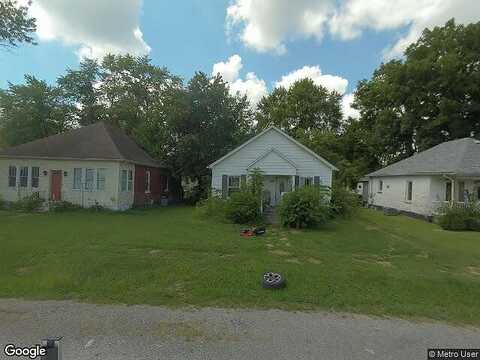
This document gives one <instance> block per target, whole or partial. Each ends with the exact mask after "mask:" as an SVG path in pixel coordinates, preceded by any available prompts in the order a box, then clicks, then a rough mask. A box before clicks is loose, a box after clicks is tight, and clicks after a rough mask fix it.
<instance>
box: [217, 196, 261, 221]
mask: <svg viewBox="0 0 480 360" xmlns="http://www.w3.org/2000/svg"><path fill="white" fill-rule="evenodd" d="M225 210H226V211H225V215H226V217H227V219H228V220H230V221H232V222H234V223H237V224H248V223H254V222H258V221H259V220H260V218H261V213H260V201H259V199H258V197H257V196H256V194H254V193H252V192H251V191H249V189H241V190H240V191H238V192H235V193H233V194H232V195H231V196H230V198H229V199H228V201H227V206H226V209H225Z"/></svg>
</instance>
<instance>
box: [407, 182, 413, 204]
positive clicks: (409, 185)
mask: <svg viewBox="0 0 480 360" xmlns="http://www.w3.org/2000/svg"><path fill="white" fill-rule="evenodd" d="M412 198H413V182H412V181H407V201H412Z"/></svg>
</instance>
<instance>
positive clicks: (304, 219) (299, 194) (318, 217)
mask: <svg viewBox="0 0 480 360" xmlns="http://www.w3.org/2000/svg"><path fill="white" fill-rule="evenodd" d="M329 198H330V190H329V189H328V188H327V187H325V186H305V187H301V188H299V189H296V190H294V191H292V192H289V193H287V194H285V195H284V196H283V198H282V200H281V201H280V205H279V207H278V214H279V216H280V220H281V222H282V224H283V225H284V226H289V227H295V228H297V229H299V228H304V227H314V226H318V225H321V224H323V223H325V222H327V221H328V219H329V218H331V215H332V213H331V207H330V204H329Z"/></svg>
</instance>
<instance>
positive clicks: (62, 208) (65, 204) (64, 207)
mask: <svg viewBox="0 0 480 360" xmlns="http://www.w3.org/2000/svg"><path fill="white" fill-rule="evenodd" d="M81 208H82V207H81V206H80V205H77V204H73V203H71V202H69V201H55V202H52V203H50V207H49V209H50V211H52V212H66V211H74V210H80V209H81Z"/></svg>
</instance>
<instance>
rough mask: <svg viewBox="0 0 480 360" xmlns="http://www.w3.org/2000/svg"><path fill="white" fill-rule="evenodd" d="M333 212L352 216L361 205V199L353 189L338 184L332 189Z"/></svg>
mask: <svg viewBox="0 0 480 360" xmlns="http://www.w3.org/2000/svg"><path fill="white" fill-rule="evenodd" d="M331 204H332V212H333V214H335V215H339V216H344V217H348V216H352V215H353V214H354V213H355V212H356V211H357V210H358V209H359V207H360V206H361V200H360V198H359V197H358V195H357V194H355V193H354V192H353V191H350V190H347V189H345V188H344V187H342V186H339V185H336V186H334V187H333V189H332V201H331Z"/></svg>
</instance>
